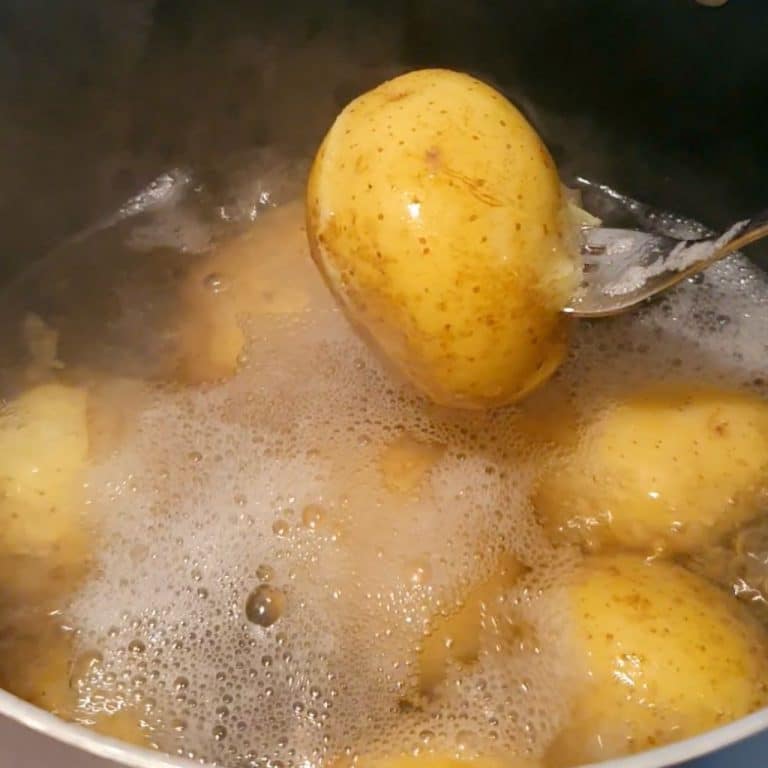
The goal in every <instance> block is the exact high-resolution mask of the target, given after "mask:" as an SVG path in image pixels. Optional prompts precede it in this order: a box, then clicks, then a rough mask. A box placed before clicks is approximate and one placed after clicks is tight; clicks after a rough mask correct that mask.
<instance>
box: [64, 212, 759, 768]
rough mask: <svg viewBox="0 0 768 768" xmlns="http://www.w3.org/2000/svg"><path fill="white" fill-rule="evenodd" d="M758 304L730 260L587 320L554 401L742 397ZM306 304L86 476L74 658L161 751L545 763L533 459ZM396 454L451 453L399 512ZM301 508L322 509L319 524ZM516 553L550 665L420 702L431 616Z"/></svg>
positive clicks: (549, 564) (557, 569)
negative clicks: (279, 604) (418, 682)
mask: <svg viewBox="0 0 768 768" xmlns="http://www.w3.org/2000/svg"><path fill="white" fill-rule="evenodd" d="M630 202H631V201H630ZM292 268H293V267H291V266H290V265H288V267H287V269H289V270H290V269H292ZM304 268H306V269H307V270H311V269H312V267H311V264H310V262H309V259H308V258H307V259H306V261H305V264H304ZM293 277H294V276H290V277H287V278H286V279H293ZM313 279H314V278H313ZM766 300H768V292H767V291H765V282H764V279H763V278H762V276H760V275H758V273H756V272H755V270H753V269H752V268H751V267H749V266H748V265H747V263H746V262H745V261H744V260H742V259H740V258H738V257H737V258H734V259H731V260H728V261H726V262H724V263H722V264H719V265H717V266H716V267H715V268H713V270H711V272H710V273H708V275H707V277H706V279H705V281H704V282H703V283H699V284H693V283H686V284H685V285H683V286H682V287H681V288H680V289H678V290H677V291H675V292H674V294H672V295H670V297H669V298H668V299H665V300H664V302H663V303H662V304H659V305H657V306H655V307H653V308H649V309H644V310H642V311H640V312H638V313H637V314H636V315H634V316H632V317H628V318H620V319H618V320H612V321H610V322H604V321H601V322H596V323H591V324H581V325H580V326H579V327H578V328H577V329H575V330H576V332H575V334H574V343H573V346H572V352H571V354H570V356H569V359H568V361H567V362H566V364H565V366H564V367H563V369H562V371H561V373H560V374H559V375H558V377H557V380H556V381H554V382H553V383H552V384H551V385H550V386H551V387H552V388H554V389H555V391H558V390H559V391H560V392H561V393H562V396H563V397H567V398H571V399H572V400H573V402H574V407H576V408H578V409H581V411H582V412H586V411H587V410H588V408H589V407H594V404H595V403H596V402H599V401H600V398H601V396H604V397H608V396H610V394H611V392H612V391H613V390H614V389H615V388H618V387H620V386H626V384H627V381H632V382H636V381H639V380H641V379H643V378H647V377H652V378H659V377H672V376H674V377H678V376H683V377H695V378H696V379H697V380H701V379H708V380H711V381H728V382H734V381H735V382H737V383H744V382H749V381H752V380H753V379H755V378H756V377H758V376H762V375H764V371H765V367H766V365H765V360H766V359H768V357H767V356H766V349H765V343H764V341H763V340H764V339H768V333H766V331H768V327H767V326H768V313H766V312H765V302H766ZM313 301H314V304H313V305H312V307H311V311H309V312H306V313H304V314H302V316H301V319H299V320H295V321H294V322H290V323H286V322H284V321H283V320H281V319H280V318H275V319H272V320H271V321H270V323H271V325H269V326H268V327H267V328H266V329H265V326H264V324H263V321H262V322H261V323H260V324H259V325H258V331H257V330H256V326H254V327H251V326H249V325H248V324H247V323H246V325H245V326H244V327H245V328H246V330H247V331H248V332H249V335H250V337H251V339H252V341H251V343H252V349H251V351H250V352H251V353H250V354H249V355H248V358H249V359H250V361H251V362H250V363H249V364H248V365H246V366H245V367H244V368H243V370H241V371H240V372H239V373H238V375H237V376H235V377H234V378H233V379H231V380H230V381H228V382H226V383H224V384H222V385H219V386H216V387H207V388H203V389H197V390H195V389H187V390H181V391H167V390H163V389H152V388H147V391H146V399H145V404H144V407H143V409H142V412H141V415H140V418H139V425H138V429H137V430H136V432H135V434H134V435H133V436H132V437H130V438H129V440H128V441H127V442H126V444H125V445H123V446H122V447H121V449H120V450H119V451H118V453H117V454H116V455H115V456H113V457H111V458H109V459H108V460H106V461H104V462H103V463H102V464H100V465H99V466H98V467H96V468H95V469H94V471H93V473H92V477H91V478H90V487H91V489H92V491H93V499H92V501H93V503H94V504H95V505H96V507H97V508H98V509H99V510H100V511H101V513H102V515H103V518H104V537H105V546H104V548H103V551H102V552H101V554H100V562H99V568H98V571H97V573H96V574H95V576H94V578H92V579H91V580H90V581H89V582H88V584H87V585H86V586H85V587H84V588H83V589H82V591H81V592H80V593H79V594H78V595H77V596H76V598H75V600H74V601H73V604H72V606H71V610H70V619H71V621H72V622H73V624H74V625H75V626H76V627H78V629H79V638H80V644H81V646H82V647H83V648H94V647H95V648H98V649H99V650H100V651H101V653H102V655H103V657H104V664H103V666H102V667H101V668H100V670H99V672H98V674H97V677H98V679H94V681H93V685H94V686H96V685H98V686H101V687H102V688H104V687H107V688H110V687H111V688H112V689H114V690H118V691H119V690H122V691H123V692H124V694H125V695H126V696H127V697H134V698H135V700H136V701H138V702H139V704H140V705H141V706H143V707H145V710H144V716H145V718H146V719H147V721H148V722H150V723H152V724H153V726H154V727H155V729H156V731H155V740H156V742H157V744H158V745H159V746H160V747H161V748H163V749H166V750H168V751H171V752H173V751H178V752H180V753H182V754H193V755H194V756H196V757H201V758H207V759H209V760H216V761H219V762H221V763H224V764H227V765H267V764H272V765H275V766H276V765H277V763H278V761H279V762H280V763H283V764H284V765H297V764H299V763H304V761H307V760H308V761H311V762H313V763H314V762H317V761H318V760H320V759H327V760H330V759H332V758H336V757H339V756H342V755H344V754H354V753H362V752H365V753H381V754H386V753H392V752H400V751H412V752H413V751H417V750H420V749H422V750H423V749H426V748H430V749H436V750H448V751H452V752H461V753H463V754H467V753H468V752H472V750H473V749H475V748H477V745H478V744H479V745H484V746H483V749H486V751H487V748H488V747H489V745H490V748H491V749H493V750H498V751H499V752H507V753H519V754H533V755H536V754H540V753H541V752H542V751H543V750H544V749H545V747H546V745H547V743H548V741H549V739H550V738H551V736H552V735H553V734H554V733H555V731H556V728H557V725H558V724H559V723H560V722H561V720H562V718H563V717H564V715H565V711H566V708H567V690H568V685H569V682H568V681H569V677H568V667H569V663H568V658H567V655H566V646H565V645H564V643H563V640H562V638H563V637H565V636H566V635H567V627H566V625H567V611H565V610H564V608H563V605H564V604H563V600H562V599H561V597H560V596H559V593H558V591H557V589H556V585H557V583H558V581H559V580H561V579H562V577H563V574H565V573H566V572H567V571H568V569H569V568H571V567H572V566H573V563H574V562H575V559H576V555H575V553H573V552H571V551H569V550H560V551H557V550H555V549H553V548H552V546H551V545H550V544H549V543H548V542H547V539H546V537H545V536H544V535H543V533H542V531H541V529H540V528H539V525H538V523H537V521H536V520H535V518H534V516H533V513H532V511H531V508H530V506H529V504H528V502H527V497H528V492H529V489H530V487H531V483H532V482H533V481H534V479H535V474H536V456H532V455H530V453H525V452H521V450H520V447H519V441H518V439H517V437H516V433H515V430H514V426H513V424H514V418H515V412H514V410H512V409H510V410H508V411H500V412H497V413H495V414H492V415H485V416H479V415H475V416H468V415H462V414H450V413H445V412H442V411H439V410H435V409H433V408H429V407H427V406H426V404H425V403H423V402H422V401H421V400H420V399H419V398H418V397H417V396H415V395H414V393H413V392H412V391H411V390H410V389H409V388H408V387H407V386H404V385H400V384H398V383H396V382H395V381H393V380H392V378H391V377H390V376H389V375H388V373H387V372H386V371H385V370H383V369H382V367H381V365H380V364H379V362H378V361H377V360H376V359H375V358H374V357H373V356H372V355H371V354H370V353H369V352H368V350H367V349H366V348H365V346H364V345H363V344H362V343H361V342H360V341H359V340H358V339H357V338H356V337H355V336H354V334H353V333H352V332H351V331H350V329H349V328H348V327H347V324H346V322H345V321H344V319H343V318H342V317H341V316H340V314H339V313H338V312H337V311H336V310H335V308H334V306H333V304H332V302H331V300H330V299H329V298H327V297H325V296H324V294H323V295H322V297H321V298H315V299H313ZM403 434H407V435H410V436H411V437H413V438H415V439H417V440H422V441H425V442H430V443H439V444H440V445H442V446H445V449H444V450H443V451H442V453H440V455H439V456H438V457H437V458H436V459H435V464H434V466H433V467H432V468H431V470H430V471H429V472H428V475H427V477H426V479H425V480H424V482H423V483H422V484H421V485H420V486H419V487H418V491H417V492H412V493H405V494H400V495H393V493H392V492H391V491H390V490H388V489H387V487H386V484H385V483H384V482H383V481H382V477H381V471H380V467H379V464H378V462H379V459H380V455H381V447H382V445H386V444H389V443H391V442H392V441H393V440H394V439H395V438H396V437H397V436H399V435H403ZM308 505H317V506H318V507H321V508H322V510H323V513H322V519H320V518H318V521H317V524H316V525H315V527H311V525H309V522H311V521H312V520H314V518H312V515H310V516H309V517H307V518H306V519H304V516H303V510H304V509H305V508H306V507H307V506H308ZM502 552H507V553H513V554H514V555H515V556H516V557H517V559H519V560H520V561H521V562H523V563H525V564H526V565H527V566H529V568H530V569H531V570H530V571H529V572H528V574H527V576H526V577H525V579H524V580H523V581H522V582H521V583H520V584H519V586H518V587H516V588H515V589H512V590H510V593H509V595H508V600H509V605H510V606H511V608H510V610H512V611H513V612H514V614H515V616H517V617H519V618H520V620H521V621H525V622H527V623H528V624H530V625H531V626H532V627H533V628H534V632H535V635H536V638H537V643H536V647H535V648H534V647H527V648H525V649H522V650H520V651H519V652H518V653H516V654H514V655H513V656H511V657H510V656H508V655H499V654H492V653H490V654H484V655H482V656H481V658H480V660H479V662H478V663H477V665H475V666H473V667H471V668H470V669H468V670H463V671H461V670H453V671H452V672H451V673H450V675H449V681H448V683H447V685H446V688H445V691H444V693H443V695H442V696H441V697H439V698H438V699H436V700H434V701H426V702H424V701H421V702H418V699H414V696H415V693H414V676H415V663H416V657H417V652H418V648H419V645H420V642H421V639H422V636H423V632H424V631H425V629H426V628H427V627H428V626H429V621H430V618H431V617H432V616H434V615H435V613H437V612H440V611H443V612H446V611H447V612H450V610H451V609H452V608H453V607H454V606H455V605H456V601H457V600H458V599H460V598H461V596H462V595H463V593H464V591H465V590H466V588H467V586H468V585H470V584H472V583H475V582H477V581H478V580H481V579H483V578H486V577H487V576H489V575H490V574H491V573H493V571H494V569H495V568H496V567H497V562H498V558H499V556H500V554H501V553H502ZM414 564H418V567H419V569H421V570H420V573H426V574H428V577H426V578H424V579H414V578H412V575H413V573H414ZM265 566H266V567H267V568H268V569H271V577H270V578H269V580H268V583H269V584H270V585H271V586H273V587H275V588H277V589H279V590H281V591H282V592H283V593H284V595H285V610H284V613H283V615H282V616H281V617H280V618H279V619H278V620H277V621H276V622H275V623H274V624H272V625H271V626H269V627H266V628H265V627H262V626H258V625H256V624H253V623H251V622H249V621H248V620H247V618H246V616H245V604H246V600H247V598H248V595H249V594H250V592H251V591H252V590H253V589H254V588H255V587H256V586H258V585H259V584H260V583H263V582H264V580H265V574H267V575H270V572H269V570H267V569H265ZM542 590H545V591H546V594H547V595H548V597H547V600H546V601H542V600H541V599H539V598H540V595H541V594H542ZM136 641H139V642H140V644H141V645H136ZM131 643H133V645H131ZM142 649H143V650H142ZM94 674H96V673H94ZM137 674H140V676H141V678H142V682H141V685H140V688H139V687H137V686H136V685H135V684H134V683H132V682H131V681H132V680H135V678H136V675H137ZM110 675H111V676H110ZM120 686H122V689H120ZM404 700H407V701H414V700H416V701H417V706H415V707H413V708H408V707H405V708H404V707H403V705H402V702H403V701H404ZM147 701H150V702H151V703H152V706H151V707H149V708H146V704H147ZM182 721H183V723H184V724H185V727H183V728H182V727H181V726H182ZM222 729H223V730H222ZM224 731H226V733H224ZM473 745H474V746H473ZM270 761H271V762H270Z"/></svg>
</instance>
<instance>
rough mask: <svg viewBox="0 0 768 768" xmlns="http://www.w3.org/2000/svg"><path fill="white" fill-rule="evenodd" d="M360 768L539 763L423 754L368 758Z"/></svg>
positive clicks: (525, 767)
mask: <svg viewBox="0 0 768 768" xmlns="http://www.w3.org/2000/svg"><path fill="white" fill-rule="evenodd" d="M357 765H358V766H359V768H535V766H536V765H538V763H536V762H535V761H533V760H527V759H523V758H519V757H513V756H511V755H505V756H504V758H503V759H502V758H499V757H475V758H461V759H459V758H457V757H449V756H447V755H440V754H423V755H419V756H418V757H414V756H411V755H401V756H399V757H386V758H366V757H362V758H360V759H359V760H358V762H357Z"/></svg>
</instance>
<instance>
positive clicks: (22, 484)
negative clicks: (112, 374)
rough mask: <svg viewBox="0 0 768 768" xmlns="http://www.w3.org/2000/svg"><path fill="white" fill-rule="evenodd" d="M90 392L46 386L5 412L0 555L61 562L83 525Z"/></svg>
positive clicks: (0, 428)
mask: <svg viewBox="0 0 768 768" xmlns="http://www.w3.org/2000/svg"><path fill="white" fill-rule="evenodd" d="M86 398H87V394H86V392H85V390H83V389H80V388H78V387H70V386H64V385H61V384H42V385H40V386H37V387H33V388H32V389H30V390H27V391H26V392H24V393H23V394H21V395H19V397H18V398H16V399H15V400H13V401H11V402H10V403H9V404H8V405H7V406H6V407H5V408H4V409H3V411H2V412H0V494H1V495H2V498H0V522H1V523H2V526H1V527H0V555H5V554H7V553H12V554H15V555H48V554H50V552H51V550H53V549H54V548H58V549H59V551H58V554H57V557H59V558H60V557H61V556H63V554H64V550H66V549H67V547H68V546H69V544H72V547H73V552H76V553H77V554H79V553H80V548H79V546H75V542H76V540H77V539H78V536H79V528H80V526H81V512H82V510H81V508H80V506H81V499H80V496H81V493H82V478H81V472H82V470H83V469H84V467H85V462H86V458H87V455H88V428H87V421H86V402H87V401H86Z"/></svg>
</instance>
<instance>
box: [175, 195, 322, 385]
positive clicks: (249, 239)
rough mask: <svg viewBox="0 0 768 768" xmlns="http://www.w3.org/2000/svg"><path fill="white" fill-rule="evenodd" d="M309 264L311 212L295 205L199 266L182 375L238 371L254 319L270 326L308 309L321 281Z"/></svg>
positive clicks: (185, 325)
mask: <svg viewBox="0 0 768 768" xmlns="http://www.w3.org/2000/svg"><path fill="white" fill-rule="evenodd" d="M305 261H306V262H309V257H308V255H307V244H306V236H305V233H304V211H303V207H302V206H301V204H299V203H296V202H294V203H289V204H287V205H284V206H281V207H279V208H276V209H274V210H272V211H269V212H268V213H265V214H263V215H262V216H261V217H260V218H259V219H258V220H257V221H256V223H255V224H254V226H253V228H252V229H251V230H250V231H249V232H247V233H246V234H244V235H242V236H241V237H239V238H237V239H236V240H233V241H231V242H229V243H227V244H225V245H222V246H220V247H219V248H217V249H216V250H215V251H214V252H213V253H212V254H211V255H210V256H206V257H205V258H204V259H203V260H201V261H200V262H199V263H198V264H196V265H195V267H194V268H193V269H191V270H190V273H189V276H188V278H187V280H186V281H185V283H184V286H183V289H182V305H183V308H184V309H183V316H182V318H181V321H180V329H179V369H180V370H179V374H180V377H181V379H182V380H183V381H184V382H187V383H199V382H209V381H216V380H218V379H223V378H227V377H229V376H231V375H233V374H234V373H235V371H236V370H237V368H238V364H239V363H238V361H239V360H241V359H242V356H243V353H244V352H245V348H246V335H245V333H244V332H243V327H242V324H243V321H244V320H245V319H246V318H247V319H249V320H251V321H256V322H259V321H261V322H262V324H263V321H264V320H269V319H277V318H281V317H282V318H290V317H291V316H296V315H299V314H300V313H301V312H303V311H305V310H306V309H307V307H308V305H309V303H310V298H311V294H312V292H313V290H314V291H315V292H316V291H317V285H316V284H317V283H320V280H318V279H317V278H316V277H315V275H313V274H312V271H311V270H307V269H302V264H303V263H304V262H305ZM313 278H314V279H313Z"/></svg>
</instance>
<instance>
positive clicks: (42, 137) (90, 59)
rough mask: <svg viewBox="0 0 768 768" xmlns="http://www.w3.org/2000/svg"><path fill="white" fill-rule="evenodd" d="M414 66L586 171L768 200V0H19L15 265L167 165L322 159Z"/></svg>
mask: <svg viewBox="0 0 768 768" xmlns="http://www.w3.org/2000/svg"><path fill="white" fill-rule="evenodd" d="M416 66H447V67H454V68H458V69H464V70H468V71H471V72H473V73H476V74H479V75H481V76H484V77H486V78H488V79H490V80H492V81H493V82H495V83H496V84H497V85H500V86H503V87H504V88H505V89H506V90H507V92H508V93H509V94H510V95H511V96H513V97H514V98H515V100H516V101H518V103H519V104H520V105H521V106H522V107H523V108H524V109H525V111H526V112H527V113H528V114H529V115H530V116H531V118H532V119H533V121H534V122H535V123H536V124H537V126H538V127H539V129H540V130H542V131H543V133H544V136H545V139H546V140H547V142H548V144H549V145H550V147H551V149H552V150H553V152H554V153H555V156H556V158H557V160H558V162H559V164H560V167H561V169H562V170H563V173H564V174H565V176H566V178H567V177H568V176H570V175H573V174H576V173H580V174H584V175H587V176H591V177H594V178H597V179H599V180H601V181H605V182H607V183H609V184H611V185H614V186H617V187H619V188H620V189H621V190H622V191H626V192H628V193H629V194H631V195H634V196H636V197H640V198H642V199H645V200H647V201H649V202H653V203H654V204H656V205H658V206H660V207H663V208H668V209H672V210H676V211H679V212H681V213H684V214H687V215H690V216H693V217H695V218H698V219H700V220H703V221H705V222H706V223H708V224H710V225H713V226H717V225H721V224H725V223H727V222H728V221H729V220H732V219H733V218H734V217H738V216H742V215H744V214H749V213H750V212H755V211H757V210H759V209H760V208H763V207H765V206H767V205H768V2H765V0H731V1H730V2H729V3H728V4H727V5H726V6H725V7H722V8H705V7H702V6H699V5H697V4H696V3H695V2H693V0H517V1H516V0H505V1H502V0H499V1H498V2H493V1H491V0H489V1H488V2H470V0H453V1H452V0H390V1H389V2H386V3H383V2H363V1H362V0H357V1H355V0H346V1H344V0H325V2H317V1H316V0H315V1H312V2H310V1H307V2H297V0H281V1H280V2H262V1H260V0H251V2H204V1H203V0H58V2H52V1H51V0H0V279H2V278H3V277H5V276H7V275H8V274H10V273H11V272H13V271H15V270H16V269H18V267H19V265H21V264H23V263H25V262H27V261H29V260H30V259H34V258H37V257H39V256H40V255H42V254H43V253H45V251H46V250H47V249H48V248H50V247H51V245H52V244H53V243H55V242H56V241H57V240H59V239H61V238H62V237H64V236H66V235H67V234H71V233H73V232H75V231H77V230H78V229H80V228H81V227H83V226H85V225H86V224H88V223H90V222H92V221H93V220H94V219H96V218H98V217H99V216H101V215H103V214H105V213H106V212H108V211H110V210H111V209H113V208H114V207H115V206H116V205H119V203H120V202H121V201H122V200H124V199H125V198H126V197H127V196H129V195H131V194H133V193H134V192H136V191H137V190H138V189H140V188H141V187H142V186H143V185H144V184H145V183H146V182H147V181H148V180H150V179H151V178H153V177H154V176H156V175H157V174H158V173H160V172H162V171H163V170H165V169H167V168H168V167H169V166H172V165H175V164H189V165H192V166H193V167H194V166H199V165H207V166H208V167H215V165H216V163H217V161H220V159H223V158H226V157H228V156H230V155H232V154H236V153H237V152H238V151H240V150H242V149H248V148H253V147H257V146H261V145H269V144H277V145H279V146H281V147H282V148H284V149H288V150H289V151H291V152H295V153H296V154H307V153H310V152H311V151H312V150H313V148H314V147H315V146H316V144H317V142H318V140H319V138H320V137H321V136H322V133H323V131H324V130H325V129H326V128H327V126H328V123H329V122H330V120H331V119H332V117H333V115H334V113H335V112H336V111H337V110H338V108H339V107H340V106H341V105H343V103H345V102H346V101H347V100H348V99H349V98H351V97H352V96H354V95H355V94H356V93H358V92H359V91H361V90H363V89H364V88H367V87H369V86H371V85H373V84H375V83H376V82H378V81H379V80H381V79H383V78H384V77H387V76H389V75H391V74H394V73H395V72H397V71H400V70H402V69H404V68H408V67H416Z"/></svg>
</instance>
